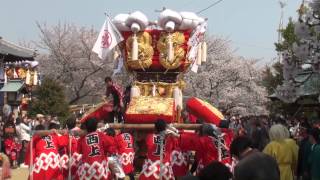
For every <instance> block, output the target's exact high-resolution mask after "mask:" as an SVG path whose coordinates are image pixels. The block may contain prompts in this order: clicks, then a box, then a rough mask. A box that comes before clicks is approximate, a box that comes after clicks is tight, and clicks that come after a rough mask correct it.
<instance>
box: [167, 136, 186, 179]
mask: <svg viewBox="0 0 320 180" xmlns="http://www.w3.org/2000/svg"><path fill="white" fill-rule="evenodd" d="M181 133H182V132H181ZM180 140H181V138H179V139H177V140H176V145H175V148H174V150H173V151H172V154H171V165H172V170H173V174H174V176H175V177H182V176H185V175H186V174H187V173H188V171H189V165H190V164H189V159H190V151H187V150H184V149H182V148H181V143H180Z"/></svg>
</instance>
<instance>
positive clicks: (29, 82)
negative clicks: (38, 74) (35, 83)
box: [26, 69, 31, 85]
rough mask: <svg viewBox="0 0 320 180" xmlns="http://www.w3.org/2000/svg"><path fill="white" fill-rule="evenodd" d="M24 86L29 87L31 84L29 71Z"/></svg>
mask: <svg viewBox="0 0 320 180" xmlns="http://www.w3.org/2000/svg"><path fill="white" fill-rule="evenodd" d="M26 84H27V85H30V84H31V75H30V70H29V69H28V70H27V74H26Z"/></svg>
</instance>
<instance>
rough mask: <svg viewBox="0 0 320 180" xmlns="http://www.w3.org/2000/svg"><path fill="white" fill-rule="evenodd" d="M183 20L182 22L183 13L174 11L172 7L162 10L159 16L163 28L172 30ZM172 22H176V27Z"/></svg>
mask: <svg viewBox="0 0 320 180" xmlns="http://www.w3.org/2000/svg"><path fill="white" fill-rule="evenodd" d="M168 22H171V23H169V24H168ZM181 22H182V17H181V15H180V14H179V13H178V12H176V11H173V10H171V9H166V10H164V11H162V12H161V13H160V15H159V18H158V25H159V26H160V27H162V28H163V29H166V30H167V29H168V30H171V31H172V30H173V29H174V28H175V27H176V25H180V23H181ZM172 24H174V27H173V26H172ZM172 27H173V29H172Z"/></svg>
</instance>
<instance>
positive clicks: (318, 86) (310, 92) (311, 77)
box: [269, 71, 320, 103]
mask: <svg viewBox="0 0 320 180" xmlns="http://www.w3.org/2000/svg"><path fill="white" fill-rule="evenodd" d="M294 81H295V85H294V86H292V89H290V90H292V94H291V95H292V96H293V97H294V98H292V99H290V98H289V97H286V96H284V95H283V94H282V93H281V87H283V85H281V86H279V87H277V90H276V92H275V93H273V94H271V95H270V96H269V98H270V99H271V100H281V101H284V102H286V101H288V102H287V103H289V102H290V103H294V102H295V101H296V100H298V99H301V98H305V97H319V96H320V73H317V72H312V71H305V72H302V73H299V74H297V75H296V76H295V77H294ZM287 90H289V89H287Z"/></svg>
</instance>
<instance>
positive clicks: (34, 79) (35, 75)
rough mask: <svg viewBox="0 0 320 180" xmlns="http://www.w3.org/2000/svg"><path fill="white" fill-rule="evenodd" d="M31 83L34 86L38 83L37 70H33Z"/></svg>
mask: <svg viewBox="0 0 320 180" xmlns="http://www.w3.org/2000/svg"><path fill="white" fill-rule="evenodd" d="M33 85H34V86H36V85H38V72H37V71H34V74H33Z"/></svg>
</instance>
